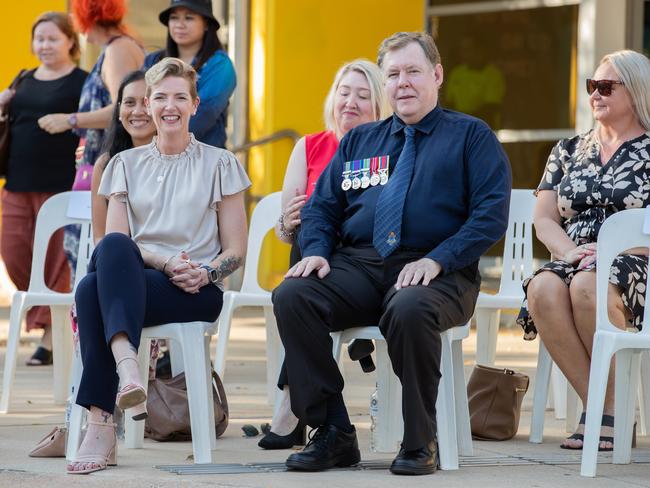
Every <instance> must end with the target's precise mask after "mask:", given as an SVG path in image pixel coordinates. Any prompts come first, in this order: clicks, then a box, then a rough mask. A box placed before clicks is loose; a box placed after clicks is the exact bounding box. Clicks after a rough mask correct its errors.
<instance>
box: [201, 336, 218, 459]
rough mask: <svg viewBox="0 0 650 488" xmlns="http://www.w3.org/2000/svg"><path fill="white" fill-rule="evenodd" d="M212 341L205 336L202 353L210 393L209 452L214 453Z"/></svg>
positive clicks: (215, 439)
mask: <svg viewBox="0 0 650 488" xmlns="http://www.w3.org/2000/svg"><path fill="white" fill-rule="evenodd" d="M211 340H212V336H210V335H206V336H204V338H203V344H204V352H203V355H204V357H205V370H206V371H207V372H208V383H209V384H208V389H209V391H210V395H209V399H210V400H211V401H209V402H208V417H209V418H211V419H213V421H212V422H210V433H209V436H210V450H211V451H214V450H215V449H216V448H217V432H216V429H215V425H214V391H213V388H212V363H211V362H210V341H211Z"/></svg>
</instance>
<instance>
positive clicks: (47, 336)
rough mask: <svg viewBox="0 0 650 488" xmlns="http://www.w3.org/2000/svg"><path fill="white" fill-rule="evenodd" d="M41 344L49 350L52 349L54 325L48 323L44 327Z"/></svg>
mask: <svg viewBox="0 0 650 488" xmlns="http://www.w3.org/2000/svg"><path fill="white" fill-rule="evenodd" d="M41 346H43V347H44V348H45V349H47V350H48V351H51V350H52V326H51V325H50V324H47V325H45V327H43V336H42V337H41Z"/></svg>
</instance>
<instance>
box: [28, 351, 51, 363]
mask: <svg viewBox="0 0 650 488" xmlns="http://www.w3.org/2000/svg"><path fill="white" fill-rule="evenodd" d="M25 364H26V365H27V366H49V365H50V364H52V351H50V350H49V349H46V348H44V347H43V346H38V347H37V348H36V351H34V354H32V357H31V358H29V360H28V361H27V362H26V363H25Z"/></svg>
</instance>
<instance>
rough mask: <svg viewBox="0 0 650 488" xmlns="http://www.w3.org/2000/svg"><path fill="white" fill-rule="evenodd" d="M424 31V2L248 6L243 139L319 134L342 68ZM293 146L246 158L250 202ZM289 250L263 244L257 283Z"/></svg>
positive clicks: (295, 1) (281, 0)
mask: <svg viewBox="0 0 650 488" xmlns="http://www.w3.org/2000/svg"><path fill="white" fill-rule="evenodd" d="M422 29H424V2H423V1H422V0H403V1H402V2H400V3H399V8H396V3H395V2H394V0H354V1H349V0H330V1H328V2H322V0H251V37H250V46H251V47H250V56H251V60H250V84H249V87H250V88H249V97H250V98H249V107H250V108H249V123H250V138H251V139H253V140H254V139H257V138H260V137H264V136H267V135H269V134H272V133H273V132H276V131H278V130H281V129H293V130H295V131H297V132H298V133H299V134H301V135H302V134H306V133H311V132H317V131H319V130H322V129H323V117H322V113H323V101H324V99H325V96H326V94H327V91H328V89H329V87H330V85H331V83H332V80H333V78H334V74H335V73H336V70H337V69H338V68H339V66H340V65H341V64H343V63H344V62H346V61H350V60H352V59H355V58H359V57H366V58H369V59H371V60H375V59H376V54H377V48H378V46H379V43H380V42H381V40H382V39H384V38H385V37H387V36H389V35H391V34H392V33H394V32H396V31H401V30H422ZM292 147H293V141H292V140H290V139H283V140H281V141H278V142H276V143H273V144H270V145H266V146H263V147H260V148H258V149H255V150H253V151H252V152H251V154H250V157H249V160H248V169H249V174H250V176H251V179H252V181H253V188H252V196H253V203H254V202H255V201H256V198H259V197H262V196H264V195H266V194H268V193H270V192H274V191H279V190H280V189H281V188H282V180H283V177H284V172H285V168H286V164H287V160H288V158H289V155H290V154H291V149H292ZM287 256H288V246H286V245H284V244H281V243H279V242H278V241H277V239H275V237H270V236H267V242H266V243H265V247H264V251H263V256H262V259H263V264H262V266H261V276H260V278H261V282H262V283H263V284H265V285H266V286H268V287H270V286H272V285H274V284H276V283H277V282H278V281H279V280H280V279H281V277H282V275H283V274H284V272H285V271H286V269H287V264H288V257H287Z"/></svg>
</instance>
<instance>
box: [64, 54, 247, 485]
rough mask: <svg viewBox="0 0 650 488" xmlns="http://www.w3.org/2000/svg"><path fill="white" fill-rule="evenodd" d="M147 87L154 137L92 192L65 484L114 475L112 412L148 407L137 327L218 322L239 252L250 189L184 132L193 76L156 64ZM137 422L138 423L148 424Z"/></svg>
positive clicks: (122, 156) (168, 62) (225, 155)
mask: <svg viewBox="0 0 650 488" xmlns="http://www.w3.org/2000/svg"><path fill="white" fill-rule="evenodd" d="M145 80H146V83H147V97H146V99H145V104H146V106H147V108H148V111H149V113H150V114H151V118H152V119H153V122H154V125H155V126H156V130H157V134H158V136H157V137H155V138H154V140H153V141H152V142H151V143H150V144H146V145H144V146H140V147H136V148H133V149H129V150H127V151H123V152H121V153H118V154H117V155H115V156H114V157H113V158H112V159H111V160H110V162H109V163H108V165H107V166H106V169H105V171H104V174H103V176H102V180H101V184H100V186H99V190H98V194H100V195H104V196H105V197H106V198H107V199H108V212H107V215H106V236H105V237H104V238H103V239H102V240H101V241H100V243H99V245H98V246H97V248H96V249H95V252H94V254H93V256H92V259H91V263H90V266H89V273H88V275H87V276H86V277H85V278H84V279H83V280H82V281H81V282H80V283H79V286H78V289H77V293H76V303H77V315H78V326H79V341H80V346H81V357H82V360H83V365H84V371H83V376H82V378H81V384H80V386H79V392H78V395H77V403H78V404H79V405H81V406H83V407H85V408H88V409H89V410H90V416H89V419H90V420H89V422H88V424H89V426H88V433H87V434H86V437H85V439H84V442H83V443H82V445H81V447H80V448H79V456H78V458H77V459H76V460H75V461H73V462H72V463H70V464H69V465H68V468H67V471H68V473H71V474H86V473H91V472H94V471H99V470H102V469H105V468H106V466H107V465H114V464H115V461H116V458H115V447H116V446H115V445H116V438H115V429H114V424H113V419H112V412H113V408H114V406H115V404H116V403H117V406H118V407H120V408H122V409H127V408H133V407H140V406H141V405H142V404H143V403H144V402H145V401H146V394H145V390H144V387H143V386H142V384H141V383H140V373H139V371H138V362H137V355H136V354H137V353H136V351H137V347H138V345H139V343H140V334H141V331H142V328H143V327H148V326H153V325H159V324H164V323H167V322H191V321H197V320H200V321H209V322H211V321H214V320H216V318H217V317H218V316H219V312H220V311H221V305H222V301H223V286H222V283H221V282H222V280H223V278H225V277H226V276H228V275H229V274H230V273H232V272H233V271H235V270H236V269H237V268H238V267H239V266H240V265H241V262H242V259H243V257H244V255H245V252H246V234H247V227H246V214H245V211H244V195H243V191H244V190H245V189H246V188H248V186H249V185H250V181H249V179H248V177H247V176H246V173H245V172H244V169H243V168H242V166H241V165H240V164H239V162H238V161H237V159H236V158H235V157H234V156H233V155H232V154H231V153H230V152H228V151H226V150H223V149H218V148H216V147H213V146H209V145H207V144H203V143H201V142H198V141H197V140H196V139H195V138H194V136H193V135H192V134H191V133H190V132H189V130H188V128H189V121H190V117H191V116H192V114H193V113H194V112H196V109H197V107H198V105H199V98H198V95H197V90H196V72H195V71H194V69H193V68H192V67H191V66H189V65H188V64H186V63H184V62H183V61H181V60H180V59H176V58H166V59H164V60H163V61H161V62H160V63H158V64H156V65H154V66H153V67H152V68H150V69H149V71H147V73H146V75H145ZM116 369H117V373H116ZM118 380H119V391H118ZM136 411H138V412H139V414H138V415H137V418H136V416H134V418H135V419H136V420H140V419H143V418H145V417H146V413H142V412H143V409H142V408H139V410H136Z"/></svg>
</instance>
